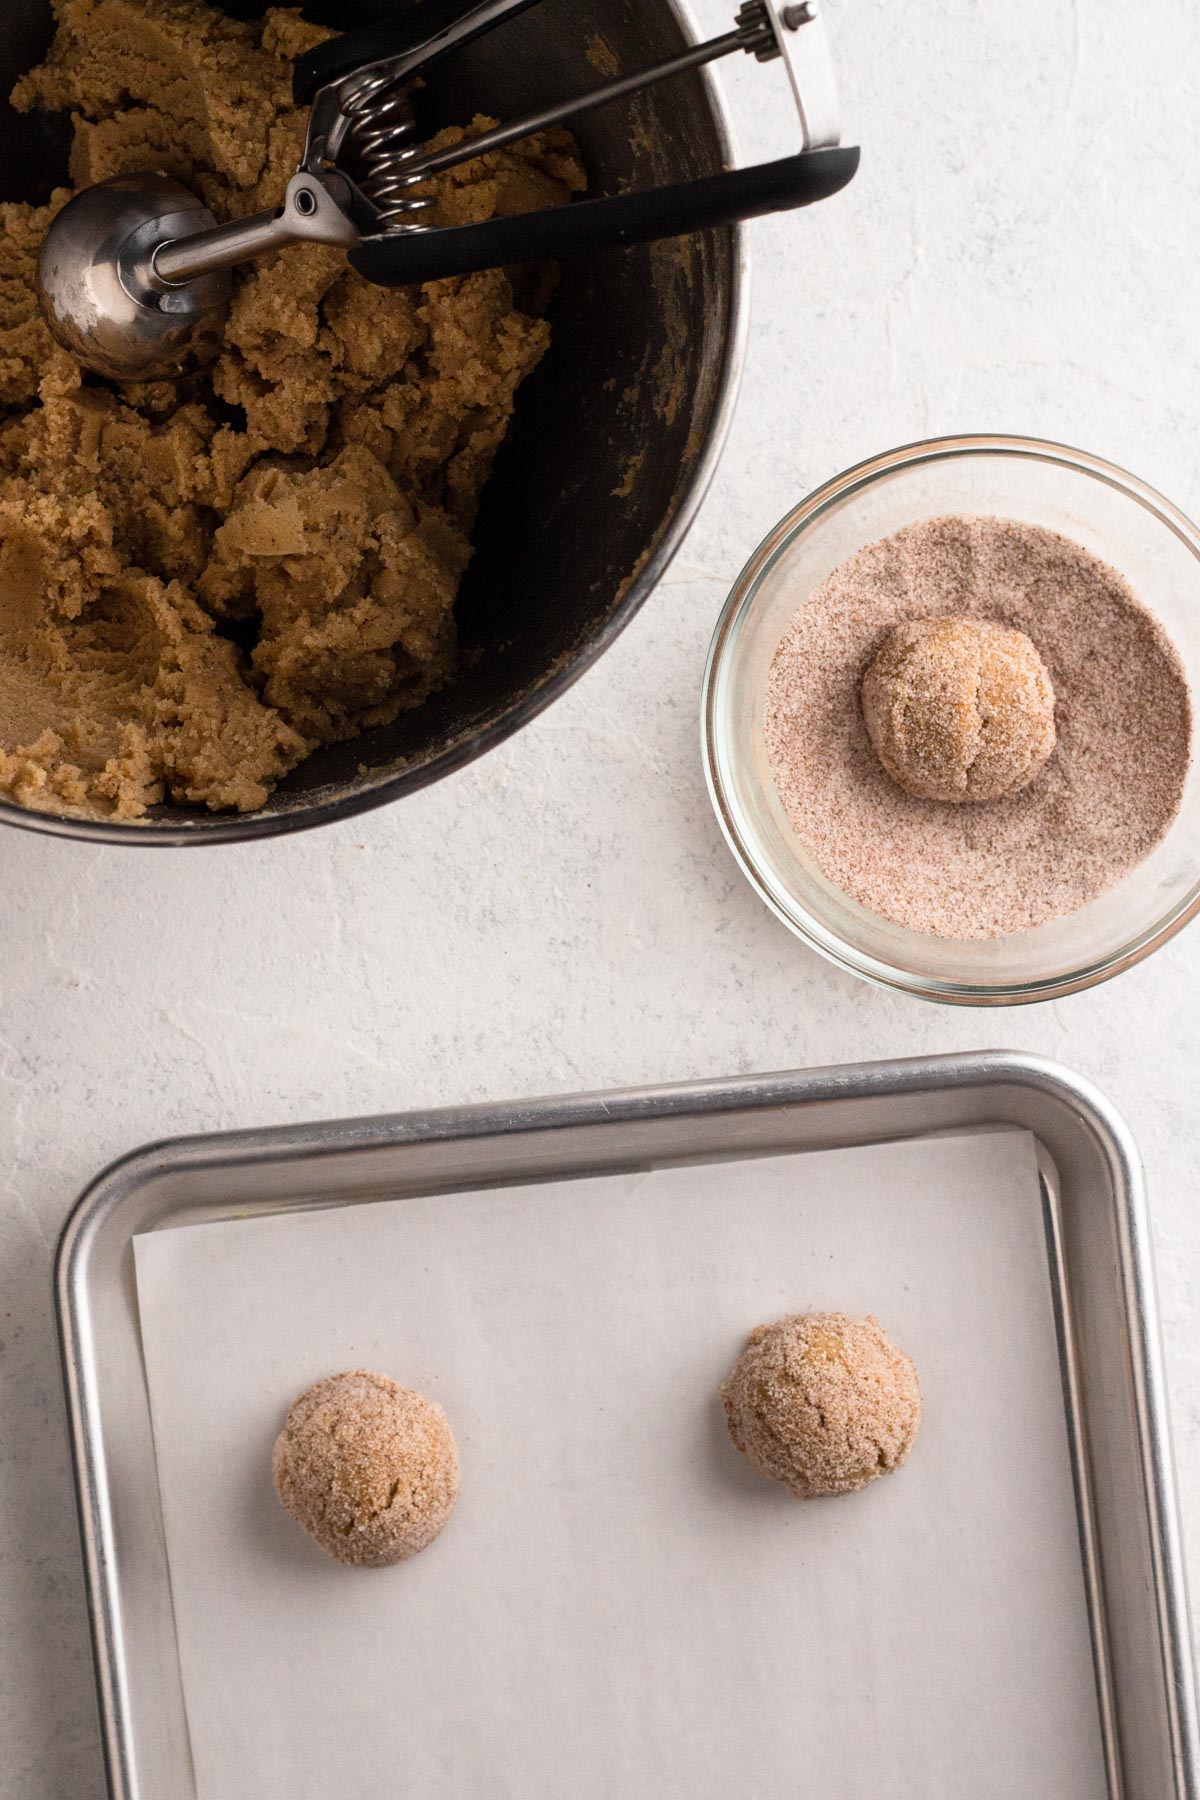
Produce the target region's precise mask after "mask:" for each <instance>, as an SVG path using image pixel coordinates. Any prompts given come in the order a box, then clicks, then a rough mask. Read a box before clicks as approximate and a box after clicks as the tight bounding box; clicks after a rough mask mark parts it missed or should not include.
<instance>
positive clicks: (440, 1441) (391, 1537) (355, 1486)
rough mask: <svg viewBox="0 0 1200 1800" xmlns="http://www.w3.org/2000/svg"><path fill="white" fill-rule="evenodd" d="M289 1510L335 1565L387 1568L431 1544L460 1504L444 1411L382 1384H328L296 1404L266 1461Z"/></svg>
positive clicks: (363, 1374) (359, 1377)
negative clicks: (333, 1560)
mask: <svg viewBox="0 0 1200 1800" xmlns="http://www.w3.org/2000/svg"><path fill="white" fill-rule="evenodd" d="M271 1469H272V1473H273V1475H274V1477H275V1492H276V1493H277V1494H278V1495H279V1499H280V1501H281V1503H282V1504H283V1506H284V1507H285V1509H286V1510H287V1511H288V1512H290V1513H291V1515H292V1517H293V1519H296V1520H297V1521H298V1522H299V1523H300V1524H301V1525H303V1527H304V1529H305V1531H307V1532H308V1533H309V1535H310V1536H311V1537H313V1538H315V1539H316V1541H317V1543H318V1544H320V1546H321V1548H322V1550H326V1551H328V1553H329V1555H330V1556H332V1557H334V1558H336V1560H337V1561H338V1562H341V1563H356V1564H358V1565H360V1566H362V1567H366V1568H383V1567H385V1566H386V1565H387V1564H388V1563H398V1562H404V1561H405V1559H406V1558H407V1557H410V1556H415V1555H416V1554H417V1552H418V1550H424V1549H425V1548H426V1547H427V1546H428V1545H430V1544H432V1542H433V1540H434V1538H435V1537H436V1536H437V1535H438V1533H439V1531H441V1529H442V1527H443V1525H445V1523H446V1521H447V1519H449V1517H450V1514H451V1513H452V1512H453V1511H454V1506H455V1502H456V1501H457V1499H458V1488H459V1472H458V1451H457V1449H456V1448H455V1444H454V1437H453V1434H452V1433H451V1430H450V1424H449V1421H448V1419H447V1418H446V1415H445V1413H444V1412H443V1411H442V1409H441V1407H440V1406H438V1405H437V1404H436V1403H435V1402H434V1401H432V1400H427V1399H426V1398H425V1396H424V1395H423V1394H416V1393H413V1392H412V1391H411V1389H409V1388H402V1387H399V1386H397V1384H396V1383H395V1382H394V1381H389V1379H388V1377H387V1376H386V1375H374V1374H372V1373H371V1371H370V1370H369V1369H355V1370H354V1371H353V1372H352V1373H349V1374H344V1375H331V1376H329V1378H328V1379H327V1380H325V1381H318V1382H317V1383H316V1385H315V1386H313V1387H310V1388H308V1389H306V1390H305V1392H304V1393H303V1394H301V1395H300V1398H299V1399H298V1400H294V1401H293V1402H292V1405H291V1408H290V1410H289V1412H288V1416H287V1420H286V1422H285V1423H284V1427H283V1430H282V1431H281V1432H280V1434H279V1436H278V1437H277V1438H276V1440H275V1450H274V1454H273V1456H272V1458H271Z"/></svg>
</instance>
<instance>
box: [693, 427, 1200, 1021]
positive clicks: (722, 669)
mask: <svg viewBox="0 0 1200 1800" xmlns="http://www.w3.org/2000/svg"><path fill="white" fill-rule="evenodd" d="M967 456H995V457H1015V458H1022V459H1026V460H1029V461H1032V462H1043V463H1046V462H1048V463H1055V464H1058V465H1060V466H1062V467H1064V468H1068V469H1071V470H1073V471H1075V472H1076V473H1078V474H1082V475H1085V476H1088V477H1090V478H1092V479H1093V480H1096V481H1098V482H1100V483H1102V484H1103V485H1105V486H1108V487H1112V488H1115V489H1117V490H1118V491H1119V492H1121V493H1123V494H1125V495H1126V496H1127V497H1128V498H1129V499H1131V500H1134V501H1136V502H1137V503H1138V504H1139V505H1140V506H1141V507H1142V508H1143V509H1144V510H1145V511H1147V512H1149V513H1150V514H1151V515H1152V517H1154V518H1155V519H1157V520H1158V522H1159V524H1161V525H1162V526H1164V527H1165V528H1166V529H1167V530H1168V531H1170V532H1171V533H1172V534H1173V535H1174V536H1175V537H1177V538H1178V539H1179V540H1180V542H1181V543H1182V544H1183V545H1184V547H1185V549H1187V550H1188V551H1189V552H1190V554H1191V555H1192V557H1193V558H1194V560H1195V561H1196V562H1197V563H1200V529H1198V528H1197V526H1196V525H1195V524H1193V522H1192V521H1191V520H1190V519H1189V518H1188V517H1187V515H1186V514H1185V513H1183V512H1181V511H1180V509H1179V508H1178V507H1177V506H1175V505H1173V504H1172V502H1171V501H1169V500H1168V499H1166V497H1165V496H1164V495H1163V494H1160V493H1159V492H1158V490H1157V489H1156V488H1153V487H1151V486H1150V484H1149V483H1148V482H1145V481H1142V480H1141V479H1140V477H1139V476H1136V475H1134V474H1132V473H1131V472H1130V471H1129V470H1128V469H1124V468H1122V467H1121V466H1120V465H1119V464H1117V463H1113V462H1108V461H1106V460H1105V459H1104V458H1103V457H1099V456H1093V455H1092V454H1091V452H1090V451H1087V450H1080V449H1077V448H1075V447H1073V446H1072V445H1069V444H1060V443H1056V442H1054V441H1053V440H1052V439H1048V438H1035V437H1025V436H1022V435H1019V434H1015V433H1014V434H1006V433H999V432H972V433H963V434H957V435H952V436H945V437H935V438H921V439H917V440H916V441H914V442H912V443H908V444H901V445H898V446H897V447H896V448H895V449H892V450H884V451H880V452H878V453H877V454H876V455H874V456H871V457H867V458H866V459H865V460H864V461H862V462H858V463H854V464H852V465H851V467H850V468H848V469H844V470H843V471H842V472H841V473H840V474H837V475H834V476H832V477H831V478H830V479H829V480H828V481H826V482H824V483H822V485H821V486H820V487H817V488H814V489H813V491H812V492H811V493H809V494H807V495H806V496H805V497H804V498H803V499H802V500H800V501H798V502H797V504H796V505H795V506H793V507H792V508H791V509H790V511H788V512H787V513H785V514H784V516H783V517H782V519H780V520H779V522H778V523H777V524H776V525H774V526H773V527H772V528H771V530H770V531H769V532H768V533H767V534H766V536H765V537H764V538H763V539H762V540H761V542H760V543H759V544H758V545H757V547H756V548H755V549H754V550H753V551H752V552H751V555H750V556H749V558H748V559H747V561H746V563H745V564H744V565H743V567H742V569H741V571H740V573H739V574H738V576H737V578H736V579H735V581H734V583H733V586H732V587H731V589H730V591H729V595H728V597H727V599H726V601H725V604H724V605H723V607H722V608H721V613H720V616H719V618H718V620H717V624H716V628H715V630H714V632H713V635H712V640H711V642H710V644H709V649H708V656H707V658H706V661H705V666H704V678H703V683H702V688H701V698H700V737H701V757H702V761H703V765H704V778H705V782H706V785H707V787H708V795H709V799H710V801H711V802H712V807H713V811H714V812H715V814H716V817H717V823H718V824H719V826H720V828H721V832H722V835H723V836H724V838H725V841H726V843H727V844H728V845H729V848H730V850H731V851H732V852H733V856H734V859H735V861H736V862H737V863H738V865H739V867H740V868H741V870H742V873H743V874H744V875H745V877H746V879H747V880H748V881H749V883H750V885H751V887H752V888H753V889H754V890H755V892H756V893H757V894H758V896H759V898H760V899H761V900H763V901H764V902H765V904H766V905H767V906H768V907H769V908H770V910H771V911H772V912H773V913H774V914H775V916H776V918H777V919H779V920H781V922H782V923H783V924H784V925H786V926H787V927H788V929H789V930H790V931H792V932H793V933H794V934H795V935H796V936H797V937H799V938H801V939H802V940H803V941H804V942H805V943H806V944H808V946H809V948H810V949H813V950H815V951H817V953H818V954H819V955H821V956H823V957H825V958H826V960H827V961H829V962H832V963H833V964H835V966H837V967H838V968H842V969H845V970H847V971H848V972H849V973H850V974H852V975H857V976H859V977H860V978H861V979H863V980H864V981H868V982H870V983H872V984H873V985H874V986H876V987H882V988H890V989H892V990H894V991H897V992H900V993H906V994H912V995H914V996H916V997H917V998H919V999H923V1000H932V1001H937V1002H940V1003H941V1004H943V1005H950V1006H1015V1005H1028V1004H1030V1003H1031V1002H1033V1001H1039V1000H1056V999H1061V998H1062V997H1063V996H1064V995H1067V994H1076V993H1080V992H1082V991H1084V990H1085V989H1087V988H1091V987H1096V986H1098V985H1099V984H1100V983H1101V982H1102V981H1108V980H1111V978H1112V977H1113V976H1114V975H1119V974H1120V973H1121V972H1122V971H1123V970H1125V969H1130V968H1133V967H1134V966H1135V965H1136V964H1137V963H1140V962H1142V961H1143V960H1144V959H1145V958H1146V957H1147V956H1149V955H1150V954H1151V953H1152V952H1153V951H1154V950H1157V949H1158V948H1159V947H1160V946H1161V945H1162V944H1165V943H1168V942H1169V941H1170V939H1171V938H1173V937H1174V936H1175V935H1176V933H1177V932H1179V931H1181V930H1182V929H1183V927H1184V926H1185V925H1187V924H1188V923H1189V922H1190V921H1191V920H1192V919H1193V918H1195V917H1196V914H1197V913H1198V912H1200V872H1198V875H1197V879H1196V880H1195V881H1194V882H1193V884H1192V886H1191V888H1190V889H1189V891H1188V893H1187V894H1186V895H1184V896H1183V897H1182V898H1181V899H1180V900H1178V901H1177V902H1176V903H1175V905H1173V906H1172V907H1170V908H1169V909H1168V910H1167V912H1166V913H1164V914H1163V915H1162V917H1161V918H1159V919H1156V920H1155V921H1154V922H1153V923H1151V924H1150V925H1148V926H1147V927H1146V928H1145V929H1144V930H1143V931H1141V932H1138V933H1136V934H1135V935H1134V936H1133V937H1132V938H1130V939H1129V940H1128V941H1127V942H1126V943H1124V944H1122V945H1121V946H1120V947H1119V948H1117V949H1115V950H1113V951H1112V952H1111V953H1110V954H1109V955H1107V956H1104V957H1102V958H1100V959H1098V960H1096V961H1093V962H1089V963H1084V964H1081V965H1080V966H1079V967H1078V968H1074V969H1069V970H1067V971H1065V972H1064V973H1063V974H1061V975H1055V976H1040V977H1037V978H1035V979H1033V980H1030V981H1021V982H1018V981H1004V982H988V981H970V980H961V979H960V980H954V981H948V980H939V979H937V978H935V977H932V976H925V975H918V974H914V973H913V972H912V971H911V970H909V969H905V968H903V967H901V966H900V965H899V964H897V963H891V962H884V961H882V960H880V959H879V958H877V957H873V956H870V955H868V954H867V953H866V952H865V951H862V950H859V949H858V948H857V947H856V946H855V945H854V944H853V943H852V942H850V941H849V939H847V938H846V937H845V936H843V935H842V934H841V933H840V932H837V931H834V930H832V929H831V928H830V927H829V926H828V925H826V924H824V923H823V921H822V920H821V919H820V918H819V917H817V916H816V915H815V914H814V913H812V912H810V911H809V909H808V908H807V907H806V906H805V905H803V903H802V902H801V901H799V900H798V899H797V898H796V897H795V895H794V894H793V893H791V892H790V890H789V889H787V888H786V887H785V886H784V885H783V884H782V883H781V882H779V881H777V880H775V879H774V878H773V877H772V875H771V874H770V872H769V870H768V869H767V868H766V866H765V864H764V863H763V862H762V861H761V860H760V858H759V855H758V852H757V849H756V842H755V834H754V833H753V832H752V831H751V830H750V829H749V828H748V827H746V826H745V824H744V823H743V821H742V819H741V816H740V813H739V809H738V807H737V805H736V802H735V801H734V799H733V796H732V794H731V793H730V792H729V789H728V785H727V783H726V781H725V779H724V777H723V775H722V762H723V758H724V753H725V748H726V731H725V726H724V722H723V720H722V718H721V716H720V712H719V706H718V703H719V699H720V696H721V692H722V689H723V678H724V676H725V673H726V668H727V664H728V659H729V655H730V652H731V649H732V646H733V645H734V643H735V642H736V640H737V638H738V636H739V634H740V632H741V630H742V628H743V626H744V625H745V623H746V620H747V618H748V617H749V614H750V612H751V610H752V608H753V606H754V603H755V601H756V599H757V596H758V593H759V589H760V587H761V585H762V582H763V580H764V579H765V577H766V576H767V574H768V573H769V572H770V571H771V570H772V569H773V568H774V567H775V565H776V564H777V563H778V562H779V560H780V558H781V557H782V556H784V555H785V554H786V553H787V551H788V550H789V549H790V548H791V546H792V544H793V543H794V542H795V541H796V539H797V538H799V537H800V536H801V534H802V533H803V532H805V531H806V530H808V529H809V528H810V527H811V526H812V525H814V524H816V523H817V522H818V521H819V520H820V519H822V518H823V517H824V516H825V514H826V513H828V512H829V511H830V509H831V508H832V507H833V506H834V505H836V504H838V503H839V502H841V501H844V500H847V499H851V498H853V496H854V495H856V494H858V493H860V492H862V491H863V490H864V489H865V488H868V487H870V486H872V485H873V484H874V483H875V482H876V481H878V480H880V479H882V478H883V477H884V476H888V475H893V474H895V473H897V472H898V471H900V470H904V469H910V468H918V467H921V466H922V465H928V464H935V463H939V462H949V461H954V460H956V459H959V458H962V457H967Z"/></svg>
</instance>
